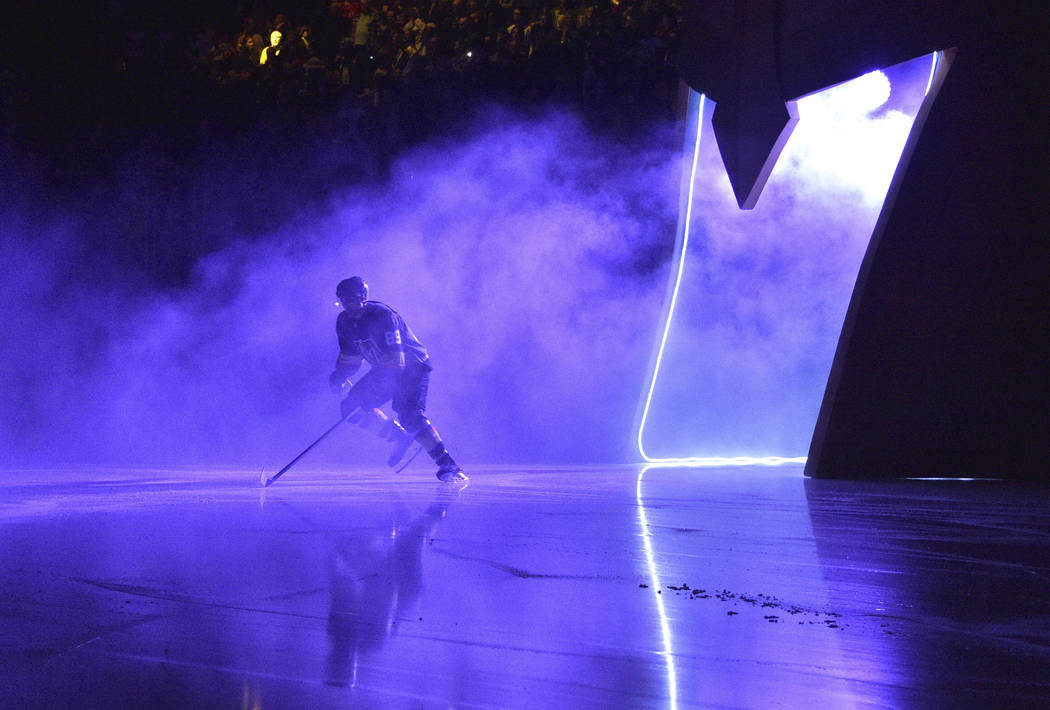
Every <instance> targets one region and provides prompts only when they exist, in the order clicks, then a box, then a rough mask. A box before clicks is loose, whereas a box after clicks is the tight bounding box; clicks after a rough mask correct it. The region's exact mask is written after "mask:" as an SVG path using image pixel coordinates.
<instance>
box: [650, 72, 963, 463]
mask: <svg viewBox="0 0 1050 710" xmlns="http://www.w3.org/2000/svg"><path fill="white" fill-rule="evenodd" d="M930 57H931V64H930V73H929V78H928V80H927V82H926V91H925V99H924V102H923V106H922V108H920V111H919V114H920V116H919V119H918V120H917V122H916V125H915V126H914V127H913V133H912V137H911V139H909V144H908V146H905V150H904V153H903V154H902V156H901V161H900V165H906V164H907V160H908V151H909V146H910V145H911V144H912V143H913V142H914V140H915V138H916V135H917V133H918V132H919V131H920V130H921V124H922V114H923V113H924V111H925V110H928V106H929V103H930V101H931V100H932V98H933V95H935V94H936V92H933V94H931V88H932V87H933V85H934V83H935V82H934V80H935V77H936V76H938V69H939V68H941V69H943V68H945V66H944V65H943V64H942V62H941V61H940V60H941V57H942V53H940V52H935V53H933V54H932V55H930ZM941 78H943V72H942V73H941ZM784 106H785V108H784V111H783V116H782V117H777V120H775V121H773V122H772V124H771V132H770V135H769V138H770V144H769V148H770V150H769V152H768V153H767V154H765V155H764V158H763V160H761V161H755V160H752V161H751V163H752V164H754V165H757V166H758V167H759V169H758V170H757V171H753V174H750V175H748V179H747V181H745V183H746V187H745V188H740V189H738V187H737V184H734V190H735V191H736V193H737V199H738V202H739V203H740V206H741V207H743V208H751V207H754V206H755V203H756V201H757V198H758V195H759V193H760V192H761V189H762V187H764V185H765V183H766V181H767V180H768V178H769V176H770V173H771V172H772V170H773V167H774V165H775V164H776V161H777V158H778V157H779V156H780V153H781V151H782V150H783V148H784V146H785V144H786V143H787V140H788V138H789V137H790V135H791V132H792V129H793V128H794V125H795V124H796V123H797V122H798V113H797V109H796V107H795V102H794V101H791V102H786V103H785V104H784ZM714 109H715V103H714V102H713V101H712V100H710V99H709V98H708V97H707V96H705V95H704V94H701V93H698V92H696V91H693V90H691V89H690V90H689V91H688V105H687V109H686V112H685V137H684V147H683V154H684V156H685V158H686V161H685V164H684V166H683V170H682V180H681V189H680V196H679V214H678V224H677V234H676V239H675V248H674V254H673V257H672V273H671V278H670V280H669V283H668V289H667V294H666V297H665V309H664V318H663V326H662V328H661V331H660V334H659V338H658V342H657V345H656V347H655V348H654V354H653V357H652V360H651V363H650V376H649V379H648V382H647V385H646V389H645V391H644V394H643V399H642V402H641V405H640V417H639V422H638V428H637V432H636V437H637V438H636V444H637V447H638V451H639V453H640V455H641V456H642V458H643V459H644V460H645V461H646V462H647V463H648V464H650V465H671V466H677V465H681V466H727V465H778V464H783V463H805V462H806V460H807V458H806V457H804V456H758V457H756V456H751V455H749V456H740V455H734V456H705V457H701V456H655V455H653V453H652V452H651V451H650V450H649V449H647V447H646V442H647V439H646V433H647V427H648V426H649V424H650V411H651V408H652V406H653V399H654V392H655V390H656V386H657V382H658V381H659V379H660V376H661V369H662V367H663V365H664V357H665V353H666V350H667V344H668V338H669V336H670V333H671V329H672V327H673V326H674V324H675V317H676V312H677V311H678V310H680V309H679V308H678V306H679V296H680V292H681V287H682V282H683V278H684V276H685V273H686V267H687V260H688V258H689V247H690V241H691V229H692V225H693V222H694V215H693V205H694V199H693V198H694V191H695V190H696V186H697V174H698V168H699V161H700V156H701V150H700V149H701V142H702V140H704V138H705V136H704V134H705V131H709V130H710V128H711V125H712V116H713V115H714ZM708 140H711V138H708ZM727 167H728V166H727ZM899 169H900V167H898V170H899ZM738 183H739V181H738ZM893 184H894V185H896V181H894V183H893ZM893 199H894V194H893V187H891V191H890V194H888V195H887V196H886V203H887V204H891V203H892V201H893Z"/></svg>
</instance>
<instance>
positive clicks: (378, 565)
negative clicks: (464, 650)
mask: <svg viewBox="0 0 1050 710" xmlns="http://www.w3.org/2000/svg"><path fill="white" fill-rule="evenodd" d="M457 493H458V490H450V489H445V490H442V491H441V492H440V493H439V494H438V496H437V498H436V499H435V500H434V502H433V503H431V504H430V506H429V507H428V508H427V509H426V510H425V511H423V512H422V513H418V514H413V513H412V511H410V510H409V509H408V508H407V507H406V506H405V505H404V504H403V503H394V504H391V505H390V506H388V508H387V509H385V510H381V512H378V513H375V514H374V515H373V516H372V520H370V521H368V524H364V525H360V526H358V527H356V529H355V530H354V532H353V533H351V534H347V535H341V536H339V537H338V538H336V539H335V540H334V541H333V544H332V551H331V554H330V556H329V560H328V578H329V582H330V590H331V606H330V610H329V613H328V642H329V647H328V657H327V660H326V663H325V682H326V683H327V684H328V685H334V686H341V687H347V686H348V687H354V686H355V685H356V682H357V671H358V664H359V663H360V661H361V660H362V659H363V658H365V657H367V656H368V655H369V654H370V653H373V652H375V651H377V650H379V649H380V648H381V647H382V646H383V644H384V643H385V642H386V641H387V639H389V638H390V637H391V636H394V635H396V634H397V630H398V623H399V620H401V619H406V618H413V617H412V612H413V609H414V607H415V605H416V604H417V602H418V601H419V595H420V593H421V592H422V590H423V550H424V549H425V548H426V544H427V542H428V541H429V540H430V539H431V538H432V537H433V535H434V533H435V532H436V530H437V528H438V526H439V525H440V524H441V521H442V520H444V519H445V515H446V514H447V512H448V509H449V507H450V506H451V505H452V503H453V501H454V500H455V498H456V495H457Z"/></svg>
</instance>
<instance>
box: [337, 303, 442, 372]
mask: <svg viewBox="0 0 1050 710" xmlns="http://www.w3.org/2000/svg"><path fill="white" fill-rule="evenodd" d="M335 332H336V335H337V336H338V337H339V362H341V363H345V364H347V365H351V366H353V365H355V364H356V363H359V362H360V361H361V359H362V358H363V359H365V360H367V361H368V364H369V365H371V366H372V367H378V366H380V365H382V366H386V367H394V368H397V369H403V368H404V367H405V366H406V365H409V364H412V363H417V364H420V365H423V366H424V367H426V368H427V369H430V362H429V360H430V357H429V356H428V355H427V349H426V348H425V347H423V344H422V343H420V342H419V340H417V339H416V336H415V335H414V334H413V333H412V331H411V330H410V329H409V327H408V325H407V324H406V323H405V319H404V318H402V317H401V315H400V314H399V313H398V312H397V311H395V310H394V309H393V308H391V307H390V306H388V305H386V304H385V303H380V302H379V301H366V302H365V307H364V312H363V313H362V314H361V316H360V317H359V318H357V319H356V320H355V319H353V318H351V317H350V316H349V315H348V314H347V313H346V312H345V311H344V312H342V313H340V314H339V317H338V318H336V320H335Z"/></svg>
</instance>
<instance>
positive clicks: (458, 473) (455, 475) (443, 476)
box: [436, 463, 470, 483]
mask: <svg viewBox="0 0 1050 710" xmlns="http://www.w3.org/2000/svg"><path fill="white" fill-rule="evenodd" d="M436 475H437V477H438V479H439V480H441V481H443V482H445V483H465V482H467V481H469V480H470V479H469V478H467V474H465V473H463V469H461V468H460V467H459V466H458V465H457V464H455V463H447V464H445V465H443V466H441V467H439V468H438V470H437V474H436Z"/></svg>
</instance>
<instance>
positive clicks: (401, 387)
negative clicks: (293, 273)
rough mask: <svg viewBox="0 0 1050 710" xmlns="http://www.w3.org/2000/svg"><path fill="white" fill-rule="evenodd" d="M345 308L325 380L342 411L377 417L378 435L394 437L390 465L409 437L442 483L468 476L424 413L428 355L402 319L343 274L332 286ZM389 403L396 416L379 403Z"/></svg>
mask: <svg viewBox="0 0 1050 710" xmlns="http://www.w3.org/2000/svg"><path fill="white" fill-rule="evenodd" d="M335 294H336V297H337V298H338V299H339V303H340V305H342V307H343V311H342V313H340V314H339V317H338V318H336V321H335V332H336V335H337V336H338V338H339V357H338V358H337V359H336V362H335V370H334V371H333V372H332V374H331V376H330V377H329V384H330V385H331V387H332V391H333V392H335V393H336V394H343V395H345V396H344V397H343V400H342V402H341V405H340V407H341V411H342V413H343V417H344V418H349V419H350V421H357V422H359V423H361V422H364V424H363V425H367V423H368V421H369V419H376V420H378V421H379V422H380V423H381V425H380V430H379V432H380V435H382V436H386V437H387V438H389V439H390V440H391V441H393V442H394V452H393V454H392V455H391V457H390V460H389V461H388V462H387V463H388V464H389V465H390V466H394V465H396V464H397V462H398V461H400V460H401V458H402V457H403V456H404V454H405V451H407V449H408V447H409V446H410V445H411V443H412V441H413V440H415V441H417V442H419V444H421V445H422V446H423V448H424V449H425V450H426V452H427V453H428V454H430V458H432V459H434V463H436V464H437V465H438V470H437V477H438V478H439V479H441V480H442V481H445V482H449V483H452V482H456V481H466V480H467V475H466V474H465V473H463V470H462V469H461V468H460V467H459V466H458V465H457V464H456V462H455V461H454V460H453V459H452V457H451V456H450V455H449V453H448V450H447V449H446V448H445V444H444V443H443V442H442V441H441V437H440V436H438V433H437V430H435V429H434V427H433V425H432V424H431V423H430V421H429V420H428V419H427V418H426V416H425V415H424V414H423V410H424V409H426V403H427V388H428V386H429V384H430V371H431V370H432V369H433V367H432V366H431V364H430V357H429V355H428V354H427V350H426V348H424V347H423V345H422V343H420V342H419V341H418V340H417V339H416V336H415V335H413V334H412V331H411V330H409V328H408V326H407V325H406V324H405V320H404V319H403V318H402V317H401V316H400V315H399V314H398V312H397V311H395V310H394V309H393V308H391V307H390V306H387V305H386V304H383V303H380V302H378V301H369V300H368V284H366V283H365V282H364V279H362V278H361V277H360V276H352V277H350V278H348V279H343V280H342V281H340V282H339V285H338V286H337V287H336V289H335ZM362 360H367V361H368V364H369V365H370V366H371V369H370V370H369V371H368V372H367V373H366V374H365V376H364V377H362V378H361V379H360V380H358V382H357V383H356V384H351V382H350V377H351V376H352V375H354V374H355V373H356V372H357V370H358V368H360V367H361V362H362ZM386 402H392V404H393V408H394V411H395V412H396V413H397V419H396V420H391V419H389V418H388V417H387V416H386V415H385V414H383V413H382V412H381V411H380V410H379V409H378V407H380V406H381V405H383V404H384V403H386Z"/></svg>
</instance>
